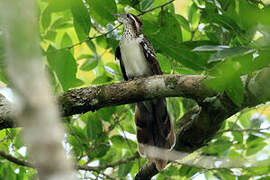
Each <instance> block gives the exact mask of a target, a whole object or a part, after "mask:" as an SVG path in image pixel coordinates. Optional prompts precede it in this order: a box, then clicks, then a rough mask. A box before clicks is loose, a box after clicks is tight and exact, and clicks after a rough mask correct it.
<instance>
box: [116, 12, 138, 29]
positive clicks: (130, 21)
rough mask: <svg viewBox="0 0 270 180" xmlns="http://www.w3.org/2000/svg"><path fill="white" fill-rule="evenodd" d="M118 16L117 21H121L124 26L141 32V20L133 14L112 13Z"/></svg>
mask: <svg viewBox="0 0 270 180" xmlns="http://www.w3.org/2000/svg"><path fill="white" fill-rule="evenodd" d="M114 15H115V16H118V21H119V22H121V23H123V24H124V26H125V28H132V29H133V30H134V31H135V32H136V33H137V34H141V32H142V22H141V20H140V19H139V18H138V17H137V16H135V15H134V14H131V13H128V14H114Z"/></svg>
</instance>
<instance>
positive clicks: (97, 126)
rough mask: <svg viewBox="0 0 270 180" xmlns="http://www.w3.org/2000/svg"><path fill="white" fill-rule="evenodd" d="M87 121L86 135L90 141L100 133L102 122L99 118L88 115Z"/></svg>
mask: <svg viewBox="0 0 270 180" xmlns="http://www.w3.org/2000/svg"><path fill="white" fill-rule="evenodd" d="M89 117H90V118H88V121H87V135H88V138H89V140H90V141H93V140H97V139H98V138H99V137H100V136H101V134H102V123H101V121H100V120H99V119H97V118H94V117H93V116H89Z"/></svg>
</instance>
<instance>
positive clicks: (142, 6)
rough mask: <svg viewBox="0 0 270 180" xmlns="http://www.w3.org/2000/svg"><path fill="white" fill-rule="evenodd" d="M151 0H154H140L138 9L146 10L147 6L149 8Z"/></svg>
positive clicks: (152, 0)
mask: <svg viewBox="0 0 270 180" xmlns="http://www.w3.org/2000/svg"><path fill="white" fill-rule="evenodd" d="M153 2H154V0H142V1H141V2H140V9H141V10H142V11H145V10H147V9H148V8H150V7H151V6H152V4H153Z"/></svg>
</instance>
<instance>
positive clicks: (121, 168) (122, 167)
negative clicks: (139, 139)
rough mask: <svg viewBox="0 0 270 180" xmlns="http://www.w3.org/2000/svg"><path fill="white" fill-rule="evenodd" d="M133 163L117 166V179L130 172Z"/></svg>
mask: <svg viewBox="0 0 270 180" xmlns="http://www.w3.org/2000/svg"><path fill="white" fill-rule="evenodd" d="M133 164H134V163H133V162H132V161H131V162H128V163H125V164H121V165H120V166H119V169H118V176H119V177H126V176H127V174H128V173H129V172H130V170H131V168H132V166H133Z"/></svg>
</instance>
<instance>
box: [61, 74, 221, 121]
mask: <svg viewBox="0 0 270 180" xmlns="http://www.w3.org/2000/svg"><path fill="white" fill-rule="evenodd" d="M205 78H206V77H205V76H189V75H163V76H152V77H148V78H141V79H136V80H133V81H128V82H121V83H114V84H108V85H100V86H90V87H87V88H80V89H72V90H69V91H67V92H66V93H64V94H63V95H62V96H60V97H59V102H60V106H61V107H62V114H63V116H70V115H73V114H79V113H85V112H88V111H95V110H98V109H100V108H102V107H107V106H117V105H122V104H129V103H134V102H138V101H143V100H149V99H154V98H161V97H187V98H192V99H195V100H197V101H200V100H203V99H204V98H206V97H209V96H213V95H215V94H216V93H215V92H214V91H212V90H210V89H208V88H207V87H206V86H205V85H204V84H203V82H202V81H203V80H204V79H205Z"/></svg>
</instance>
